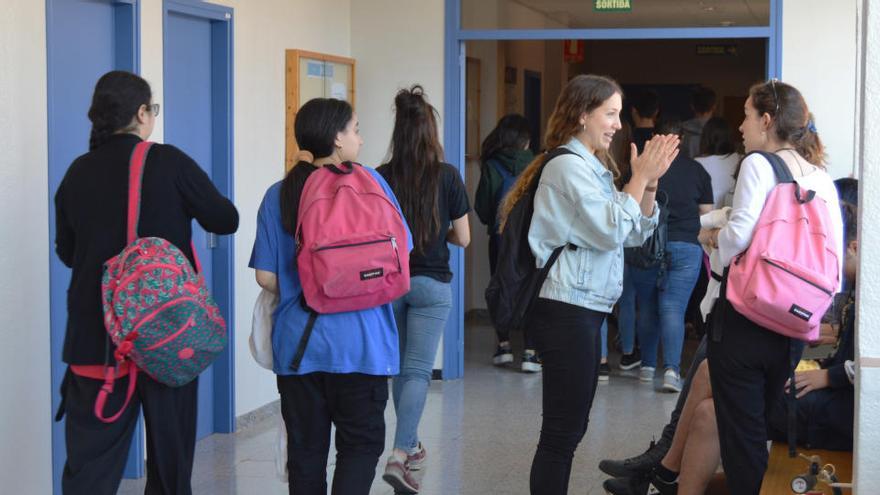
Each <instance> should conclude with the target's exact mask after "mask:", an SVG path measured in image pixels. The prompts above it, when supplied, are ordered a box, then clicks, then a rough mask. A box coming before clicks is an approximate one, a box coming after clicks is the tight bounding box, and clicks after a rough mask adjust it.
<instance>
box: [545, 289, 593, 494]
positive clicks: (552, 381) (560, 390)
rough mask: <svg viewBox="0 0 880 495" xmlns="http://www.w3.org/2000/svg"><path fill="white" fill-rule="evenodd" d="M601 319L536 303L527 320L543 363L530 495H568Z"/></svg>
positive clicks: (589, 313)
mask: <svg viewBox="0 0 880 495" xmlns="http://www.w3.org/2000/svg"><path fill="white" fill-rule="evenodd" d="M606 316H607V315H606V314H605V313H600V312H598V311H592V310H589V309H586V308H582V307H579V306H574V305H571V304H566V303H562V302H558V301H551V300H547V299H538V301H537V302H536V303H535V306H534V307H533V308H532V310H531V313H530V314H529V318H528V319H529V321H528V325H529V327H531V328H532V329H533V330H534V335H535V343H536V345H537V350H538V355H539V356H540V357H541V360H542V362H543V377H542V379H543V386H544V393H543V409H544V414H543V421H542V423H541V437H540V440H539V441H538V449H537V451H536V452H535V458H534V460H533V461H532V472H531V480H530V485H531V493H532V494H541V495H551V494H565V493H568V480H569V478H570V476H571V462H572V457H573V456H574V451H575V449H576V448H577V446H578V444H579V443H580V441H581V439H582V438H583V437H584V434H585V433H586V432H587V423H588V421H589V416H590V407H591V406H592V404H593V397H594V396H595V395H596V384H597V382H598V378H599V361H600V359H601V355H602V353H601V350H600V347H601V345H600V337H601V336H600V333H599V331H600V328H601V327H602V322H603V321H605V317H606Z"/></svg>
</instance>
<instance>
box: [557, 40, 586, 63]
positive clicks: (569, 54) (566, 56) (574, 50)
mask: <svg viewBox="0 0 880 495" xmlns="http://www.w3.org/2000/svg"><path fill="white" fill-rule="evenodd" d="M562 51H563V55H562V56H563V60H565V61H566V62H583V61H584V52H585V51H586V46H585V43H584V40H563V42H562Z"/></svg>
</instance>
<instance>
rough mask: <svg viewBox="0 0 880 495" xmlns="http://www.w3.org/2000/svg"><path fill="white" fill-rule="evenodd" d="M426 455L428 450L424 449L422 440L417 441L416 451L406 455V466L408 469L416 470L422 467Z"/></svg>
mask: <svg viewBox="0 0 880 495" xmlns="http://www.w3.org/2000/svg"><path fill="white" fill-rule="evenodd" d="M426 457H428V452H427V451H425V446H424V445H422V442H419V446H418V447H417V448H416V451H415V452H413V453H412V454H409V455H408V456H406V467H407V468H409V470H410V471H418V470H419V469H422V464H424V463H425V458H426Z"/></svg>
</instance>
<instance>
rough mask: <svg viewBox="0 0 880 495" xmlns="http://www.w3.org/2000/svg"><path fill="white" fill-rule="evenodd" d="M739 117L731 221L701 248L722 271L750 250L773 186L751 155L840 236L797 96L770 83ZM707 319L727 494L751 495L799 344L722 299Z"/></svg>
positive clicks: (831, 192) (813, 135)
mask: <svg viewBox="0 0 880 495" xmlns="http://www.w3.org/2000/svg"><path fill="white" fill-rule="evenodd" d="M744 110H745V118H744V119H743V123H742V125H740V127H739V130H740V132H741V133H742V135H743V145H744V146H745V150H746V153H747V156H746V157H745V158H744V159H743V161H742V164H741V165H740V170H739V173H738V175H737V181H736V188H735V191H734V196H733V207H732V209H731V212H730V220H729V222H728V224H727V226H726V227H724V228H722V229H715V230H703V231H701V232H700V242H701V243H702V244H705V245H710V246H712V247H717V248H718V250H719V253H720V255H721V261H722V263H723V264H724V266H728V265H729V264H730V262H731V260H734V259H736V257H737V256H738V255H739V254H740V253H743V252H744V251H745V250H746V249H748V248H749V245H750V243H751V240H752V236H753V234H754V231H755V227H756V225H757V222H758V219H759V217H760V216H761V212H762V210H763V208H764V203H765V201H766V199H767V196H768V194H769V193H770V191H771V190H772V189H773V188H774V187H775V186H776V184H777V182H776V176H775V174H774V173H773V169H772V167H771V165H770V163H769V162H768V160H767V159H766V158H765V157H764V156H762V155H760V154H758V153H751V152H752V151H763V152H767V153H775V154H776V155H777V156H779V157H780V158H781V159H782V160H783V161H784V162H785V164H786V166H787V167H788V169H789V171H790V172H791V175H792V177H794V178H795V181H796V182H797V183H798V184H799V185H800V186H801V187H803V189H808V190H812V191H815V193H816V198H815V200H814V201H822V202H824V203H825V205H826V206H827V207H828V213H829V216H830V219H831V226H830V227H829V232H832V233H833V232H843V221H842V219H841V213H840V206H839V201H838V197H837V190H836V189H835V187H834V183H833V182H832V180H831V176H830V175H828V172H826V171H825V166H824V164H825V150H824V147H823V146H822V141H821V139H819V133H818V131H817V129H816V124H815V122H814V120H813V116H812V114H811V113H810V111H809V109H808V107H807V103H806V101H804V97H803V96H802V95H801V93H800V91H798V90H797V89H796V88H795V87H794V86H791V85H789V84H786V83H783V82H780V81H777V80H775V79H773V80H770V81H767V82H763V83H759V84H755V85H754V86H752V87H751V89H750V90H749V97H748V99H747V100H746V103H745V109H744ZM749 153H751V154H749ZM838 241H839V242H836V243H834V244H835V245H837V246H838V247H839V251H838V252H837V253H835V254H837V258H838V260H841V270H840V273H843V269H842V260H843V259H844V256H843V254H844V253H842V251H843V240H842V239H838ZM837 290H838V291H839V290H840V287H838V288H837ZM712 315H713V320H714V321H713V327H715V328H716V330H717V329H721V330H722V331H716V332H715V333H716V335H714V336H713V337H714V338H711V339H709V346H708V352H707V359H708V361H709V368H710V369H711V371H712V372H711V373H710V376H711V380H712V390H713V394H714V402H715V414H716V420H717V423H718V437H719V439H720V441H721V459H722V463H723V464H724V472H725V474H726V475H727V486H728V488H729V489H730V492H731V493H737V494H740V493H742V494H746V495H748V494H755V495H757V493H758V491H759V490H760V488H761V482H762V480H763V478H764V472H765V471H766V469H767V448H766V447H767V445H766V441H767V425H766V417H767V413H768V412H769V408H770V406H771V404H773V403H774V401H775V397H777V396H779V395H780V394H782V393H783V389H784V385H785V382H786V378H787V377H788V376H789V374H790V371H791V367H790V366H789V363H791V362H797V360H798V359H799V358H800V352H801V350H802V343H801V342H800V341H795V340H792V339H790V338H788V337H785V336H783V335H780V334H778V333H775V332H772V331H770V330H768V329H766V328H764V327H762V326H760V325H758V324H757V323H755V322H752V321H751V320H749V319H748V318H746V317H745V316H743V315H742V314H740V313H739V312H737V311H736V310H735V309H734V307H733V306H732V305H731V304H730V303H728V302H727V300H726V299H725V298H724V297H723V294H722V297H720V298H719V299H718V300H717V301H716V303H715V306H714V308H713V310H712Z"/></svg>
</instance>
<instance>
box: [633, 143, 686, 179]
mask: <svg viewBox="0 0 880 495" xmlns="http://www.w3.org/2000/svg"><path fill="white" fill-rule="evenodd" d="M680 141H681V140H680V139H679V137H678V136H676V135H675V134H666V135H660V134H657V135H655V136H654V137H652V138H651V140H650V141H648V142H647V143H645V149H644V150H642V154H641V155H640V154H639V152H638V149H637V148H636V145H635V143H630V146H631V147H632V160H631V166H632V175H633V179H641V180H642V181H643V182H644V183H645V185H651V186H653V185H656V182H657V180H658V179H660V177H663V174H665V173H666V171H667V170H669V166H670V165H671V164H672V160H674V159H675V157H676V156H678V144H679V142H680Z"/></svg>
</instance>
